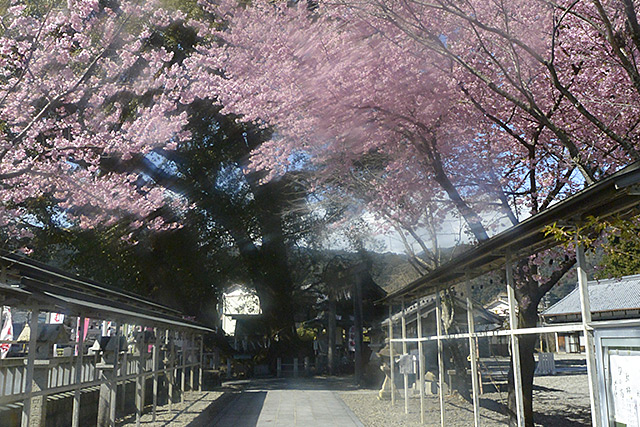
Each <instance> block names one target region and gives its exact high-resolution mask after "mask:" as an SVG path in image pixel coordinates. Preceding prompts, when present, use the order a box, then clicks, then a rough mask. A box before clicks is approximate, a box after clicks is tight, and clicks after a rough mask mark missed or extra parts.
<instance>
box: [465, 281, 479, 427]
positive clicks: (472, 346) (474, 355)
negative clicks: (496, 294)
mask: <svg viewBox="0 0 640 427" xmlns="http://www.w3.org/2000/svg"><path fill="white" fill-rule="evenodd" d="M465 288H466V294H467V323H468V326H469V328H468V329H469V357H470V358H471V386H472V389H473V419H474V424H475V426H476V427H478V426H479V425H480V400H479V394H480V387H479V386H478V352H477V349H476V340H475V336H474V335H473V334H475V332H476V330H475V322H474V319H473V301H472V300H471V284H470V283H469V280H465Z"/></svg>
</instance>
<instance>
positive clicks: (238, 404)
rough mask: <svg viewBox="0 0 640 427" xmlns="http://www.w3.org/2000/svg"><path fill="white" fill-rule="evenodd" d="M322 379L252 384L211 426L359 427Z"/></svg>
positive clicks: (338, 387) (336, 387) (332, 387)
mask: <svg viewBox="0 0 640 427" xmlns="http://www.w3.org/2000/svg"><path fill="white" fill-rule="evenodd" d="M343 389H344V387H343V386H341V385H340V384H337V383H331V382H327V381H322V380H317V379H316V380H303V379H301V380H262V381H252V382H251V383H250V384H248V386H247V389H246V390H245V391H244V392H243V393H241V394H239V395H238V397H237V398H235V399H234V400H233V401H231V402H230V403H229V405H227V407H226V408H225V409H224V410H223V411H222V412H221V413H220V414H219V415H218V416H217V417H216V418H215V419H214V423H213V425H214V426H221V427H223V426H243V427H245V426H247V427H248V426H260V427H263V426H279V427H284V426H301V427H302V426H304V427H306V426H339V427H343V426H344V427H350V426H363V424H362V423H361V422H360V421H359V420H358V418H357V417H356V416H355V415H354V413H353V412H352V411H351V410H350V409H349V408H348V407H347V406H346V405H345V404H344V403H343V402H342V399H340V397H339V396H338V395H337V393H336V391H335V390H343Z"/></svg>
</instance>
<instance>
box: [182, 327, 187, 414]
mask: <svg viewBox="0 0 640 427" xmlns="http://www.w3.org/2000/svg"><path fill="white" fill-rule="evenodd" d="M180 336H181V337H182V346H181V347H180V355H181V358H180V360H181V362H182V364H181V365H182V367H181V369H180V402H181V403H182V402H184V390H185V384H186V375H185V374H186V372H185V369H186V365H187V352H186V351H185V350H186V349H185V343H186V341H187V339H186V338H187V334H186V333H185V332H182V333H181V334H180Z"/></svg>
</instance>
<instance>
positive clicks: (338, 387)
mask: <svg viewBox="0 0 640 427" xmlns="http://www.w3.org/2000/svg"><path fill="white" fill-rule="evenodd" d="M223 385H226V386H234V387H242V388H243V389H244V390H267V391H269V390H329V391H349V390H358V389H361V388H362V387H358V386H357V385H356V384H355V383H354V381H353V377H325V376H315V377H309V378H260V379H252V380H240V381H230V382H225V383H223Z"/></svg>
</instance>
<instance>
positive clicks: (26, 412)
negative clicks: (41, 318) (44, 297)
mask: <svg viewBox="0 0 640 427" xmlns="http://www.w3.org/2000/svg"><path fill="white" fill-rule="evenodd" d="M39 313H40V310H39V309H38V307H37V306H34V307H32V308H31V317H30V318H29V352H28V353H27V375H26V379H25V381H26V382H25V391H24V392H25V394H26V395H27V398H26V399H25V400H24V403H23V406H22V427H28V426H29V423H30V420H31V391H32V390H33V372H34V369H35V362H36V345H37V344H36V342H37V340H38V314H39Z"/></svg>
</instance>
